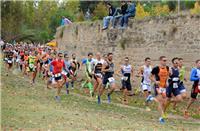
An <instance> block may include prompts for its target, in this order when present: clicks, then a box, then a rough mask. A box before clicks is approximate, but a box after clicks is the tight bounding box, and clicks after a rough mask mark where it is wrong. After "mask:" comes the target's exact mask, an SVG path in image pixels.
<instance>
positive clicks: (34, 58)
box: [28, 56, 36, 64]
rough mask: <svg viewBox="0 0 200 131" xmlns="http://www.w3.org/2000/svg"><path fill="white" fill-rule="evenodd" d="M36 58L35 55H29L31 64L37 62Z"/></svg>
mask: <svg viewBox="0 0 200 131" xmlns="http://www.w3.org/2000/svg"><path fill="white" fill-rule="evenodd" d="M35 60H36V57H35V56H29V57H28V63H29V64H35Z"/></svg>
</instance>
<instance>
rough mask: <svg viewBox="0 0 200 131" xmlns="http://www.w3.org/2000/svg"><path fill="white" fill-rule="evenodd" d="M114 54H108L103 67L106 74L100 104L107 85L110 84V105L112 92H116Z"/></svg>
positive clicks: (99, 96)
mask: <svg viewBox="0 0 200 131" xmlns="http://www.w3.org/2000/svg"><path fill="white" fill-rule="evenodd" d="M112 60H113V53H108V54H107V59H106V61H105V62H104V64H103V67H102V72H103V73H104V76H103V83H102V84H103V87H102V88H101V90H100V92H99V94H98V104H101V95H102V94H103V91H104V90H105V87H106V85H107V83H109V84H110V87H111V89H110V91H109V92H108V94H107V97H108V103H110V102H111V97H110V95H111V94H112V92H113V91H114V90H115V88H116V85H115V79H114V77H113V75H114V63H113V61H112Z"/></svg>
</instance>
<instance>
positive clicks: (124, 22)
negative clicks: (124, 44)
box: [120, 1, 136, 28]
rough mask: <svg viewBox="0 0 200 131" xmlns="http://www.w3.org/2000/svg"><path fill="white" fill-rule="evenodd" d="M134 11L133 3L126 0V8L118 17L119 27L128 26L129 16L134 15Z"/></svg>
mask: <svg viewBox="0 0 200 131" xmlns="http://www.w3.org/2000/svg"><path fill="white" fill-rule="evenodd" d="M135 12H136V8H135V4H134V3H132V2H131V1H128V9H127V10H126V13H125V14H124V15H123V16H122V17H121V18H120V27H122V28H126V27H127V26H128V19H129V17H135Z"/></svg>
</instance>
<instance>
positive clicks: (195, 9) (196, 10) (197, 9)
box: [190, 2, 200, 14]
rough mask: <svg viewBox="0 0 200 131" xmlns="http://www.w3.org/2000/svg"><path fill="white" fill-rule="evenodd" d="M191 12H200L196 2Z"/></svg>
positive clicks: (199, 6)
mask: <svg viewBox="0 0 200 131" xmlns="http://www.w3.org/2000/svg"><path fill="white" fill-rule="evenodd" d="M190 13H191V14H200V4H199V2H196V3H195V5H194V8H193V9H191V10H190Z"/></svg>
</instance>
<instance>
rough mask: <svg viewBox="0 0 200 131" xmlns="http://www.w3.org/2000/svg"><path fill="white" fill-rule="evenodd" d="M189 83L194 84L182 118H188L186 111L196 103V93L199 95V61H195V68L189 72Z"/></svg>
mask: <svg viewBox="0 0 200 131" xmlns="http://www.w3.org/2000/svg"><path fill="white" fill-rule="evenodd" d="M190 81H193V82H194V83H193V85H192V90H191V98H190V100H189V102H188V104H187V107H186V109H185V111H184V116H185V117H186V118H187V117H189V113H188V110H189V108H190V106H191V105H192V103H194V102H195V101H196V99H197V96H198V93H200V59H198V60H196V68H193V69H192V71H191V74H190Z"/></svg>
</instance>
